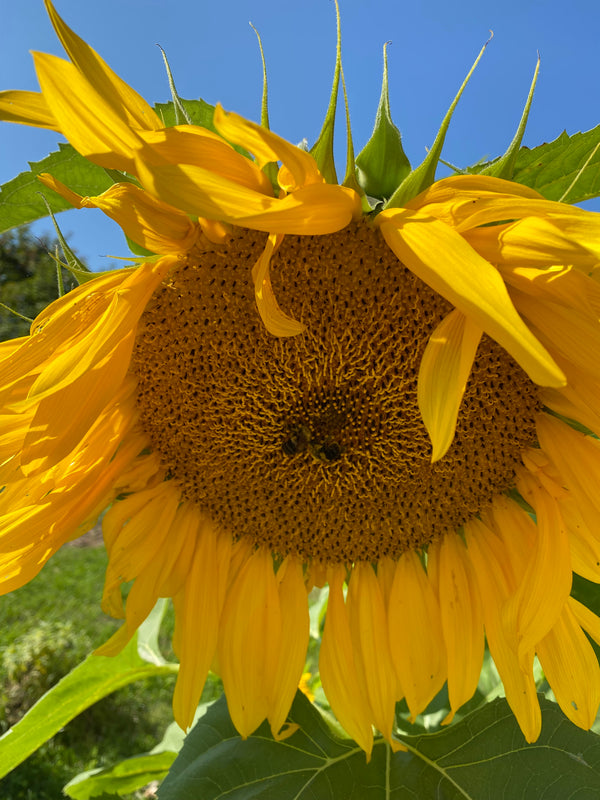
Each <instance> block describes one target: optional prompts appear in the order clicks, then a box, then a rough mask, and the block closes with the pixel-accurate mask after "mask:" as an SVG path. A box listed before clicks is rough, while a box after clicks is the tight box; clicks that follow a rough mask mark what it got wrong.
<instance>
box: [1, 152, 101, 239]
mask: <svg viewBox="0 0 600 800" xmlns="http://www.w3.org/2000/svg"><path fill="white" fill-rule="evenodd" d="M30 167H31V170H30V171H29V172H22V173H21V174H20V175H18V176H17V177H16V178H13V179H12V181H9V182H8V183H5V184H4V186H2V187H1V188H0V233H1V232H2V231H7V230H9V229H10V228H16V227H17V226H18V225H24V224H25V223H27V222H33V220H36V219H41V218H42V217H47V216H48V214H49V212H50V211H52V212H53V213H55V214H56V213H57V212H58V211H64V210H65V209H67V208H72V206H71V204H70V203H68V202H67V201H66V200H64V199H63V198H62V197H61V196H60V195H59V194H56V192H53V191H52V190H51V189H47V188H46V187H45V186H44V185H43V184H42V183H40V181H39V180H38V179H37V176H38V175H39V174H40V173H41V172H49V173H50V174H51V175H53V176H54V177H55V178H56V179H57V180H59V181H62V183H65V184H66V185H67V186H68V187H69V188H70V189H72V190H73V191H74V192H77V193H78V194H82V195H96V194H101V193H102V192H104V191H106V189H108V187H109V186H111V185H112V183H113V180H112V179H111V178H110V177H109V176H108V174H107V173H106V171H105V170H104V169H103V168H102V167H98V166H97V165H96V164H92V162H91V161H88V160H87V159H85V158H84V157H83V156H80V155H79V153H78V152H77V151H76V150H75V149H74V148H73V147H71V145H70V144H59V150H58V151H57V152H55V153H50V155H49V156H46V158H43V159H42V160H41V161H36V162H30ZM42 194H43V195H44V197H45V198H46V200H47V201H48V206H47V205H46V204H45V203H44V200H43V197H42Z"/></svg>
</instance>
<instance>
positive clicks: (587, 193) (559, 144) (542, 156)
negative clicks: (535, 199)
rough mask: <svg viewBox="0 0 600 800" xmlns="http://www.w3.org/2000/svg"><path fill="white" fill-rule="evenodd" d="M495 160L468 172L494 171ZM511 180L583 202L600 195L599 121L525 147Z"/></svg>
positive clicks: (549, 194) (555, 196)
mask: <svg viewBox="0 0 600 800" xmlns="http://www.w3.org/2000/svg"><path fill="white" fill-rule="evenodd" d="M495 163H496V162H494V161H491V162H488V161H486V162H481V163H478V164H474V165H473V166H471V167H468V168H467V169H466V170H465V172H468V173H477V174H479V173H482V172H484V173H492V170H493V166H494V164H495ZM512 180H514V181H516V182H517V183H522V184H524V185H525V186H531V188H532V189H536V191H538V192H539V193H540V194H542V195H544V197H546V198H547V199H548V200H562V201H563V202H565V203H581V202H582V201H584V200H591V199H592V198H594V197H600V125H598V126H597V127H596V128H593V129H592V130H591V131H586V132H585V133H575V134H573V136H569V135H568V134H567V132H566V131H563V132H562V133H561V134H560V136H559V137H558V138H556V139H554V141H552V142H547V143H545V144H541V145H539V147H534V148H533V149H530V148H529V147H522V148H521V149H520V150H519V154H518V156H517V158H516V161H515V167H514V173H513V176H512Z"/></svg>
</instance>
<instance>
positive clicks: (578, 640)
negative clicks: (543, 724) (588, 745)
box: [536, 605, 600, 730]
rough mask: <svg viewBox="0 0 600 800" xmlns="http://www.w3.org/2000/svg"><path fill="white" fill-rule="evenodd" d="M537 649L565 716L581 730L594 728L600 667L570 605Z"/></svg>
mask: <svg viewBox="0 0 600 800" xmlns="http://www.w3.org/2000/svg"><path fill="white" fill-rule="evenodd" d="M536 649H537V654H538V658H539V659H540V663H541V665H542V669H543V670H544V673H545V675H546V678H547V680H548V683H549V684H550V686H551V688H552V691H553V692H554V695H555V697H556V699H557V701H558V704H559V705H560V707H561V709H562V711H563V713H564V714H565V716H566V717H568V718H569V719H570V720H571V722H573V723H574V724H575V725H578V726H579V727H580V728H584V729H585V730H588V729H589V728H591V727H592V725H593V723H594V720H595V719H596V714H597V713H598V706H599V705H600V666H599V665H598V659H597V657H596V654H595V653H594V650H593V648H592V646H591V644H590V643H589V641H588V639H587V637H586V635H585V634H584V633H583V631H582V630H581V628H580V626H579V625H578V623H577V620H576V618H575V616H574V614H573V612H572V611H571V609H570V607H569V606H568V605H565V607H564V609H563V612H562V614H561V615H560V617H559V618H558V620H557V621H556V623H555V624H554V626H553V627H552V629H551V630H550V632H549V633H548V634H546V636H545V637H544V638H543V639H542V641H540V642H538V644H537V648H536Z"/></svg>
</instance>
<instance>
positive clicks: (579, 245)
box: [462, 215, 599, 269]
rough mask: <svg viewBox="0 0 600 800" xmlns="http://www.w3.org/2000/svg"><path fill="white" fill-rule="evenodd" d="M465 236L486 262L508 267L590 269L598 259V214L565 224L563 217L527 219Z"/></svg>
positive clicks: (472, 232)
mask: <svg viewBox="0 0 600 800" xmlns="http://www.w3.org/2000/svg"><path fill="white" fill-rule="evenodd" d="M462 234H463V236H464V237H465V239H466V240H467V242H469V244H470V245H471V247H473V248H474V249H475V250H477V252H478V253H479V255H481V256H482V257H483V258H485V259H486V261H490V262H491V263H492V264H498V265H505V266H506V267H508V268H514V267H547V266H550V265H553V264H565V265H570V264H572V265H574V266H576V267H578V268H579V269H590V268H592V267H593V266H595V264H596V263H597V262H598V258H599V255H598V221H597V219H596V215H594V216H592V215H590V217H589V218H577V219H576V220H573V219H568V220H566V221H565V220H563V219H561V218H560V217H559V218H556V219H549V218H547V217H526V218H525V219H521V220H517V221H516V222H511V223H508V224H506V225H492V226H490V227H481V228H473V229H472V230H468V231H463V232H462ZM594 237H595V238H594Z"/></svg>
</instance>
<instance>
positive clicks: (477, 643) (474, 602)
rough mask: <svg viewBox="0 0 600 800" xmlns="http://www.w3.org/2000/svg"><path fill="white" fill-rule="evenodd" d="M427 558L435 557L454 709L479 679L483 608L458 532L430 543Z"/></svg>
mask: <svg viewBox="0 0 600 800" xmlns="http://www.w3.org/2000/svg"><path fill="white" fill-rule="evenodd" d="M428 560H431V561H437V564H438V571H439V588H438V592H439V603H440V617H441V621H442V631H443V636H444V642H445V644H446V652H447V655H448V698H449V700H450V708H451V711H450V713H449V714H448V716H447V717H446V718H445V719H444V724H446V723H448V722H450V721H451V720H452V717H453V716H454V714H455V712H456V711H457V710H458V709H459V708H460V706H461V705H462V704H463V703H466V701H467V700H469V699H470V698H471V697H472V696H473V694H474V692H475V690H476V688H477V683H478V682H479V675H480V673H481V665H482V663H483V651H484V638H483V612H482V606H481V599H480V597H479V590H478V587H477V583H476V581H475V577H474V574H473V570H472V567H471V563H470V561H469V559H468V554H467V549H466V547H465V545H464V543H463V541H462V539H461V538H460V537H459V536H458V535H448V536H445V537H444V538H443V539H442V540H441V542H439V543H435V544H434V545H432V546H430V548H429V551H428Z"/></svg>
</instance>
